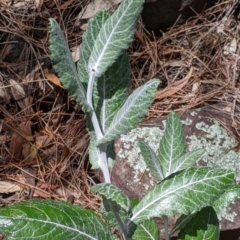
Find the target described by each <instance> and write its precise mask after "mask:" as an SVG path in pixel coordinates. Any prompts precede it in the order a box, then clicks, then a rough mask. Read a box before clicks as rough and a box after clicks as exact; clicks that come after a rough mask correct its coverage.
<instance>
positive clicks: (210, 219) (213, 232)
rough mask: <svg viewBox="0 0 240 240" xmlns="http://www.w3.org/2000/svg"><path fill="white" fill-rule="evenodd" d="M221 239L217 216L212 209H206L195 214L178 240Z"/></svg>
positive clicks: (182, 230)
mask: <svg viewBox="0 0 240 240" xmlns="http://www.w3.org/2000/svg"><path fill="white" fill-rule="evenodd" d="M219 237H220V230H219V222H218V218H217V214H216V212H215V211H214V209H213V208H212V207H205V208H203V209H201V210H200V211H199V212H197V213H195V214H194V215H193V217H192V219H191V222H189V223H187V224H186V225H185V227H184V228H183V229H181V231H180V233H179V235H178V238H177V239H178V240H193V239H203V240H217V239H219Z"/></svg>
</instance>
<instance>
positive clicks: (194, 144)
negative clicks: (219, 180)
mask: <svg viewBox="0 0 240 240" xmlns="http://www.w3.org/2000/svg"><path fill="white" fill-rule="evenodd" d="M196 128H197V129H198V130H201V131H203V132H204V133H205V134H204V136H203V137H198V136H196V135H194V134H193V135H191V136H187V139H188V148H189V151H192V150H195V149H198V148H204V149H206V153H205V155H204V156H203V158H202V160H203V161H204V162H205V163H206V164H207V166H210V167H218V168H224V169H229V170H231V171H233V172H234V173H235V177H236V181H237V182H238V183H239V182H240V154H239V152H238V151H237V152H236V151H234V150H233V149H234V147H235V146H236V145H237V143H236V141H235V140H234V139H233V138H231V137H230V136H229V135H228V133H227V131H226V130H225V129H224V128H223V127H222V126H221V125H220V124H219V123H218V122H217V121H214V124H210V125H207V124H206V123H204V122H199V123H198V124H196Z"/></svg>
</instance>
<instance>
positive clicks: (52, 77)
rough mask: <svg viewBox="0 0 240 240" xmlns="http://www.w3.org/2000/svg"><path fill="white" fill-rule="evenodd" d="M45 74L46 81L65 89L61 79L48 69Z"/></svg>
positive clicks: (44, 70) (45, 69)
mask: <svg viewBox="0 0 240 240" xmlns="http://www.w3.org/2000/svg"><path fill="white" fill-rule="evenodd" d="M43 72H44V75H45V78H46V79H48V80H49V81H50V82H51V83H53V84H55V85H57V86H59V87H60V88H63V86H62V84H61V82H60V80H59V78H58V77H57V76H56V75H55V74H53V73H50V72H49V70H48V69H47V68H44V69H43Z"/></svg>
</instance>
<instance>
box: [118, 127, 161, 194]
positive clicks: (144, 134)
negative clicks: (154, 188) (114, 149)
mask: <svg viewBox="0 0 240 240" xmlns="http://www.w3.org/2000/svg"><path fill="white" fill-rule="evenodd" d="M163 134H164V131H163V130H161V129H160V128H158V127H142V128H136V129H133V130H132V131H130V132H129V133H128V134H127V135H121V137H120V140H121V142H122V144H123V148H121V149H120V151H119V153H118V156H119V157H120V158H124V159H126V160H127V161H128V162H129V165H130V166H131V167H132V169H133V173H134V182H139V177H140V176H141V174H146V172H147V174H148V175H149V179H150V183H151V185H153V181H152V180H151V179H152V175H151V173H150V172H149V170H148V168H147V166H146V164H145V162H144V160H143V157H142V154H141V151H140V148H139V146H138V143H137V139H142V140H143V141H145V142H146V143H148V144H149V146H150V147H151V148H152V149H153V150H154V151H155V152H157V150H158V147H159V141H160V140H161V139H162V136H163ZM139 183H140V182H139ZM144 187H145V189H146V190H147V189H149V187H150V186H148V185H147V184H146V185H144Z"/></svg>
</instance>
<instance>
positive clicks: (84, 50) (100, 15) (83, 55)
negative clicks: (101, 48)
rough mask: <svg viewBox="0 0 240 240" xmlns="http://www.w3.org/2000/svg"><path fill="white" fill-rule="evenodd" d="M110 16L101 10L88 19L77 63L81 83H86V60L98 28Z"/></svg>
mask: <svg viewBox="0 0 240 240" xmlns="http://www.w3.org/2000/svg"><path fill="white" fill-rule="evenodd" d="M109 17H110V14H109V13H108V12H107V11H105V10H101V11H99V12H97V13H96V15H95V16H94V17H92V18H90V19H89V21H88V26H87V29H86V31H85V33H84V34H83V36H82V43H81V45H80V59H79V61H78V63H77V69H78V76H79V79H80V80H81V82H82V83H85V84H86V83H88V61H89V58H90V55H91V53H92V50H93V46H94V42H95V40H96V39H97V36H98V34H99V31H100V29H101V28H102V26H103V25H104V23H105V22H106V20H107V19H108V18H109Z"/></svg>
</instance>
